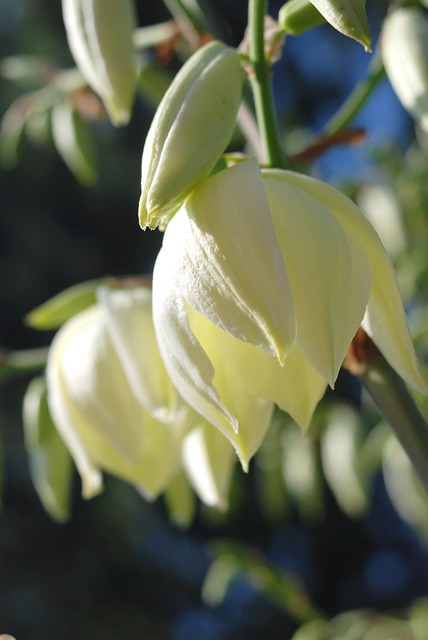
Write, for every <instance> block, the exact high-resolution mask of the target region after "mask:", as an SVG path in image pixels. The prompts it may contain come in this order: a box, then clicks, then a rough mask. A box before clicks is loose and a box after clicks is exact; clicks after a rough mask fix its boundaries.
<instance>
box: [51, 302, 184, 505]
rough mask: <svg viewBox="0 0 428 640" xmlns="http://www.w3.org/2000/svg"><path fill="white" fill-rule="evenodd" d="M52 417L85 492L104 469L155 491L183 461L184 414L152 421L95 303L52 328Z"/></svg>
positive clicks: (90, 492)
mask: <svg viewBox="0 0 428 640" xmlns="http://www.w3.org/2000/svg"><path fill="white" fill-rule="evenodd" d="M47 384H48V401H49V407H50V410H51V414H52V417H53V420H54V422H55V424H56V426H57V428H58V430H59V431H60V433H61V435H62V437H63V438H64V441H65V442H66V444H67V446H68V447H69V449H70V452H71V454H72V456H73V458H74V460H75V462H76V466H77V468H78V470H79V473H80V474H81V476H82V483H83V495H84V496H85V497H92V496H93V495H94V494H95V493H97V492H99V491H100V490H101V488H102V484H101V474H100V471H101V470H105V471H108V472H110V473H112V474H114V475H116V476H118V477H120V478H122V479H124V480H126V481H128V482H130V483H131V484H135V485H137V486H138V487H139V488H140V489H141V488H143V489H144V491H145V494H146V495H147V496H153V497H154V496H156V495H157V494H158V493H159V492H160V491H162V490H163V489H164V488H165V486H166V485H167V484H168V482H169V480H170V478H171V477H172V475H173V474H174V473H175V472H176V471H177V469H178V467H179V464H180V446H181V439H182V437H183V435H184V429H185V426H186V422H185V417H183V420H177V421H176V422H175V423H174V425H169V424H165V423H162V422H159V421H157V420H156V419H155V418H153V416H152V415H151V414H150V412H148V411H147V410H146V409H145V408H144V407H143V405H142V404H141V403H140V402H139V401H138V399H137V398H136V396H135V395H134V394H133V393H132V391H131V388H130V385H129V383H128V380H127V377H126V375H125V373H124V371H123V369H122V366H121V363H120V360H119V358H118V356H117V354H116V352H115V349H114V347H113V344H112V342H111V340H110V338H109V334H108V331H107V329H106V327H105V322H104V318H103V314H102V311H101V309H100V308H99V307H92V308H90V309H88V310H85V311H83V312H82V313H80V314H78V315H77V316H74V317H73V318H72V319H71V320H70V321H69V322H67V323H66V324H65V325H64V326H63V327H62V328H61V329H60V331H59V332H58V333H57V335H56V336H55V338H54V341H53V343H52V347H51V349H50V353H49V360H48V366H47Z"/></svg>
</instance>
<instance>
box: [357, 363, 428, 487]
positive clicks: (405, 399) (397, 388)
mask: <svg viewBox="0 0 428 640" xmlns="http://www.w3.org/2000/svg"><path fill="white" fill-rule="evenodd" d="M360 377H361V382H362V383H363V385H364V387H365V388H366V389H367V391H368V393H369V395H370V396H371V398H372V400H373V401H374V403H375V404H376V406H377V407H378V409H379V411H380V412H381V414H382V415H383V416H384V418H385V419H386V420H387V422H388V423H389V425H390V426H391V428H392V430H393V431H394V433H395V435H396V437H397V439H398V441H399V442H400V444H401V445H402V447H403V449H404V450H405V452H406V453H407V455H408V456H409V459H410V461H411V462H412V464H413V467H414V469H415V471H416V472H417V474H418V476H419V478H420V480H421V482H422V484H423V486H424V487H425V490H426V491H427V493H428V425H427V423H426V422H425V420H424V418H423V416H422V415H421V413H420V411H419V409H418V407H417V406H416V404H415V402H414V400H413V398H412V396H411V395H410V393H409V391H408V389H407V387H406V385H405V383H404V382H403V380H402V379H401V378H400V376H399V375H398V374H397V373H396V372H395V371H394V369H392V367H390V366H389V364H388V363H387V362H386V360H385V359H384V358H383V357H382V356H380V357H379V358H376V360H374V361H372V362H371V363H370V364H369V365H368V366H367V369H366V371H365V373H364V374H362V375H361V376H360Z"/></svg>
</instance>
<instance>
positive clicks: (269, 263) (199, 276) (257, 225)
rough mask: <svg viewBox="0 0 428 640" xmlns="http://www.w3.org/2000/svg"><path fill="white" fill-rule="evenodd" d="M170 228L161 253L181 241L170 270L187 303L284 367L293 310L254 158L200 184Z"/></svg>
mask: <svg viewBox="0 0 428 640" xmlns="http://www.w3.org/2000/svg"><path fill="white" fill-rule="evenodd" d="M174 222H175V224H174ZM171 225H172V226H170V228H168V229H167V232H166V234H165V251H171V245H172V244H175V245H176V244H177V243H178V242H179V243H180V248H181V252H180V253H181V254H180V257H179V259H178V260H177V262H176V265H175V268H176V269H177V270H178V271H179V272H180V276H179V279H178V282H179V286H180V289H181V293H182V295H183V297H184V298H185V300H186V301H187V302H188V303H189V304H190V305H191V306H192V307H193V308H194V309H196V310H197V311H198V312H199V313H201V314H202V315H203V316H205V317H206V318H207V319H208V320H210V321H211V322H213V324H215V325H216V326H218V327H220V328H221V329H224V330H225V331H226V332H228V333H230V334H231V335H233V336H235V337H236V338H238V339H239V340H243V341H245V342H250V343H251V344H254V345H255V346H257V347H259V348H260V349H262V350H264V351H266V352H267V353H270V354H272V355H275V356H276V357H277V358H278V360H279V361H280V362H284V359H285V357H286V356H287V354H288V353H289V352H290V351H291V349H292V347H293V345H294V341H295V332H296V321H295V314H294V305H293V298H292V293H291V289H290V285H289V282H288V278H287V273H286V270H285V267H284V263H283V260H282V255H281V250H280V247H279V245H278V242H277V239H276V236H275V228H274V226H273V222H272V219H271V215H270V211H269V206H268V203H267V200H266V197H265V194H264V189H263V183H262V180H261V172H260V170H259V168H258V165H257V163H256V161H255V160H250V161H247V162H243V163H241V164H238V165H236V166H234V167H232V168H231V169H226V170H225V171H222V172H220V173H218V174H216V175H214V176H212V177H211V178H208V179H207V180H205V181H204V182H203V183H202V184H201V186H200V187H199V188H198V189H197V190H195V191H194V192H193V194H192V195H191V196H190V197H189V198H188V199H187V200H186V202H185V204H184V206H183V208H182V210H181V211H180V212H179V214H177V216H176V219H175V220H173V221H172V223H171ZM179 227H180V228H179Z"/></svg>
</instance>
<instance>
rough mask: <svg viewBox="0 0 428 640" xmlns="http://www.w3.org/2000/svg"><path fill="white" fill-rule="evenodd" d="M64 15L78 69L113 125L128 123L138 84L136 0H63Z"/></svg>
mask: <svg viewBox="0 0 428 640" xmlns="http://www.w3.org/2000/svg"><path fill="white" fill-rule="evenodd" d="M62 12H63V18H64V24H65V29H66V32H67V39H68V44H69V47H70V50H71V53H72V55H73V57H74V60H75V62H76V65H77V67H78V68H79V70H80V72H81V73H82V75H83V77H84V78H85V80H86V82H87V83H88V84H89V86H90V87H91V88H92V89H93V90H94V91H95V92H96V93H97V94H98V95H99V96H100V98H101V100H102V101H103V103H104V106H105V108H106V110H107V112H108V114H109V117H110V119H111V121H112V123H113V124H114V125H116V126H119V125H123V124H126V123H127V122H128V121H129V118H130V115H131V109H132V104H133V101H134V93H135V88H136V84H137V65H136V57H135V52H134V48H133V42H132V36H133V32H134V29H135V28H136V16H135V10H134V4H133V0H62Z"/></svg>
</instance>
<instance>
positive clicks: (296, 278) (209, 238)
mask: <svg viewBox="0 0 428 640" xmlns="http://www.w3.org/2000/svg"><path fill="white" fill-rule="evenodd" d="M153 296H154V298H153V310H154V323H155V329H156V333H157V337H158V342H159V347H160V351H161V355H162V357H163V359H164V362H165V365H166V368H167V370H168V372H169V374H170V376H171V378H172V380H173V382H174V384H175V385H176V387H177V388H178V390H179V392H180V393H181V395H182V396H183V398H185V400H187V402H189V404H190V405H192V406H193V407H194V408H195V409H196V410H197V411H198V412H199V413H200V414H202V415H203V416H204V417H205V418H206V419H207V420H208V421H210V422H212V423H213V424H215V425H216V426H217V427H218V428H219V429H220V430H221V431H222V432H223V433H224V435H226V437H227V438H228V439H229V440H230V441H231V443H232V444H233V446H234V447H235V449H236V451H237V453H238V455H239V457H240V459H241V462H242V464H243V466H244V468H245V467H246V466H247V465H248V461H249V459H250V458H251V456H252V455H253V454H254V452H255V451H256V450H257V448H258V446H259V445H260V443H261V441H262V439H263V436H264V434H265V431H266V429H267V427H268V425H269V421H270V418H271V412H272V408H273V404H274V403H275V404H277V405H278V406H279V407H281V408H282V409H283V410H285V411H287V412H288V413H289V414H290V415H291V416H292V417H293V418H294V419H295V420H296V421H297V422H298V423H299V424H300V425H301V426H302V427H305V426H306V425H307V424H308V422H309V420H310V418H311V416H312V413H313V411H314V409H315V407H316V405H317V403H318V401H319V400H320V398H321V397H322V395H323V393H324V391H325V388H326V385H327V384H330V385H331V386H333V385H334V382H335V380H336V377H337V375H338V372H339V369H340V366H341V364H342V362H343V359H344V357H345V354H346V352H347V350H348V347H349V345H350V343H351V341H352V339H353V337H354V335H355V333H356V331H357V329H358V327H359V326H360V324H361V323H362V322H363V324H364V327H365V328H366V330H367V332H368V333H369V335H370V336H371V337H372V339H373V341H374V342H375V343H376V344H377V346H378V347H379V348H380V350H381V351H382V352H383V353H384V355H385V357H386V358H387V360H389V362H390V364H391V365H392V366H393V367H394V368H395V369H396V370H397V372H398V373H399V374H400V375H401V376H402V377H403V378H404V379H405V380H407V382H409V383H410V384H412V385H413V386H415V387H416V388H417V389H419V390H421V391H423V392H428V384H427V376H426V374H425V373H424V371H423V370H422V368H421V366H420V364H419V362H418V361H417V359H416V356H415V353H414V349H413V345H412V341H411V337H410V334H409V330H408V327H407V323H406V319H405V315H404V311H403V306H402V303H401V299H400V295H399V291H398V286H397V282H396V280H395V276H394V271H393V268H392V266H391V264H390V261H389V259H388V256H387V254H386V252H385V250H384V248H383V246H382V244H381V242H380V240H379V238H378V236H377V235H376V233H375V232H374V230H373V228H372V227H371V225H370V224H369V222H368V221H367V220H366V218H365V217H364V215H363V214H362V213H361V211H360V210H359V209H358V208H357V207H356V206H355V205H354V204H353V203H352V202H351V201H350V200H349V199H348V198H346V197H345V196H343V195H341V194H340V193H339V192H338V191H336V190H335V189H334V188H333V187H331V186H329V185H327V184H325V183H322V182H320V181H317V180H314V179H311V178H308V177H306V176H302V175H299V174H295V173H292V172H287V171H281V170H277V171H275V170H271V171H264V172H261V171H260V169H259V167H258V165H257V163H256V162H255V161H247V162H243V163H241V164H239V165H236V166H235V167H233V168H231V169H227V170H225V171H223V172H221V173H218V174H216V175H215V176H212V177H210V178H208V179H206V180H205V181H204V182H203V183H202V184H201V185H200V186H199V187H198V188H197V189H196V190H195V191H194V192H193V193H192V194H191V196H190V197H189V198H188V199H187V200H186V201H185V202H184V204H183V206H182V207H181V209H180V210H179V212H178V213H177V214H176V215H175V216H174V218H173V219H172V221H171V222H170V223H169V225H168V227H167V230H166V232H165V237H164V244H163V248H162V249H161V252H160V254H159V256H158V258H157V261H156V265H155V270H154V277H153Z"/></svg>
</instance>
